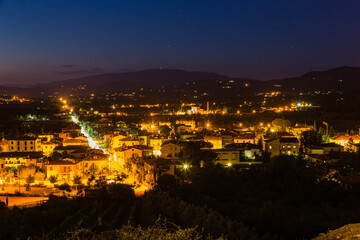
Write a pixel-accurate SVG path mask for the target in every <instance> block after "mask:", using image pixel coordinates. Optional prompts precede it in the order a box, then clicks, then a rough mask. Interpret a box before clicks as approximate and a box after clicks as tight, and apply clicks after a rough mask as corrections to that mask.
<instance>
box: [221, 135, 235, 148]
mask: <svg viewBox="0 0 360 240" xmlns="http://www.w3.org/2000/svg"><path fill="white" fill-rule="evenodd" d="M221 138H222V144H223V145H224V146H225V145H228V144H232V143H233V142H234V135H232V134H221Z"/></svg>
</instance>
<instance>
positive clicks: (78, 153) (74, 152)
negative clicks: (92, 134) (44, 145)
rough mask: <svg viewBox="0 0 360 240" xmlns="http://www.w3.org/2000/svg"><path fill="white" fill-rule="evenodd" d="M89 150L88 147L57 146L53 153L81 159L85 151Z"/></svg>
mask: <svg viewBox="0 0 360 240" xmlns="http://www.w3.org/2000/svg"><path fill="white" fill-rule="evenodd" d="M89 149H90V147H89V146H76V145H75V146H66V147H64V146H57V147H55V148H54V151H53V152H54V153H55V152H57V153H60V154H64V153H66V154H68V155H69V156H70V157H72V158H83V157H85V155H86V153H87V151H88V150H89Z"/></svg>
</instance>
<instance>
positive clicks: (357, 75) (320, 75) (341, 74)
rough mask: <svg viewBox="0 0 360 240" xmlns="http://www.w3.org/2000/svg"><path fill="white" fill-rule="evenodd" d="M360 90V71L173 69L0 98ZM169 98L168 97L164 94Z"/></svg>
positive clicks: (16, 90) (4, 90) (2, 90)
mask: <svg viewBox="0 0 360 240" xmlns="http://www.w3.org/2000/svg"><path fill="white" fill-rule="evenodd" d="M359 89H360V68H359V67H339V68H334V69H331V70H327V71H312V72H309V73H306V74H304V75H302V76H298V77H292V78H284V79H275V80H269V81H259V80H255V79H248V78H231V77H228V76H224V75H219V74H216V73H211V72H189V71H183V70H170V69H150V70H144V71H137V72H127V73H108V74H101V75H93V76H88V77H82V78H76V79H69V80H64V81H59V82H52V83H48V84H39V85H36V86H34V87H31V88H20V87H0V94H7V95H14V94H16V95H20V96H27V97H45V96H48V95H54V94H55V95H70V94H73V95H89V94H92V93H94V94H106V93H115V92H117V93H129V92H137V91H144V92H148V93H154V92H160V90H161V92H163V90H165V92H166V93H169V94H173V97H175V96H176V97H181V96H184V95H189V94H193V93H194V92H195V93H199V94H200V95H201V94H208V95H209V96H218V97H221V96H224V97H236V96H244V95H253V94H256V93H259V92H271V91H280V92H288V93H296V94H297V93H300V92H315V91H338V92H353V91H357V90H359ZM163 95H165V96H166V95H168V94H163Z"/></svg>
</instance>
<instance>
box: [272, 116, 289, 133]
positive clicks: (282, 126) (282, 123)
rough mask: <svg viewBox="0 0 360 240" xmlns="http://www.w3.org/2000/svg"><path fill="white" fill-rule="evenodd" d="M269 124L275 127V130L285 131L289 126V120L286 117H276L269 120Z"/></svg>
mask: <svg viewBox="0 0 360 240" xmlns="http://www.w3.org/2000/svg"><path fill="white" fill-rule="evenodd" d="M271 125H272V126H273V127H274V128H275V130H276V131H286V128H288V127H290V126H291V122H290V121H289V120H286V119H282V118H277V119H275V120H274V121H272V122H271Z"/></svg>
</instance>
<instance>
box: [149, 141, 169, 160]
mask: <svg viewBox="0 0 360 240" xmlns="http://www.w3.org/2000/svg"><path fill="white" fill-rule="evenodd" d="M166 141H167V139H165V138H158V137H153V138H150V146H151V147H153V154H154V155H155V156H161V146H162V145H163V143H164V142H166Z"/></svg>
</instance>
